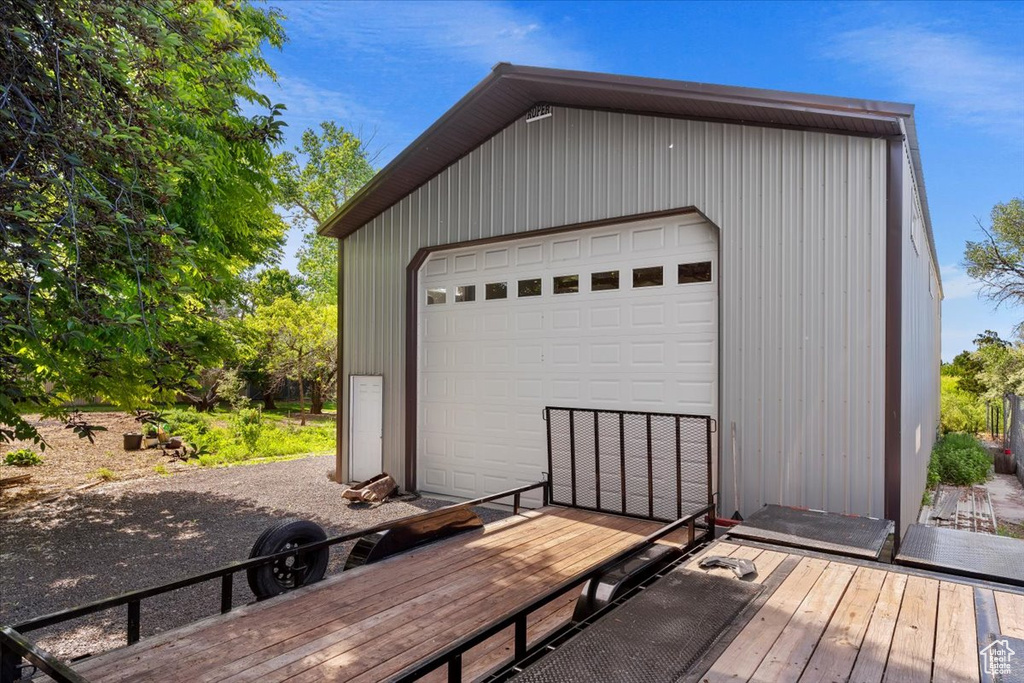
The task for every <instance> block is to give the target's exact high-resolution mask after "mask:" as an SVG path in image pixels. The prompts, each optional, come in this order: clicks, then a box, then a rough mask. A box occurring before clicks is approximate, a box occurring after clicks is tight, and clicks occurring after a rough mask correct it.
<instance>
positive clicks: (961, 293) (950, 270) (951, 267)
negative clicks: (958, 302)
mask: <svg viewBox="0 0 1024 683" xmlns="http://www.w3.org/2000/svg"><path fill="white" fill-rule="evenodd" d="M939 272H940V273H942V294H943V297H944V298H945V299H946V300H953V299H977V298H978V292H979V291H980V289H981V283H980V282H978V281H977V280H975V279H974V278H972V277H971V276H970V275H968V274H967V273H966V272H965V271H964V269H963V268H961V267H960V266H958V265H956V264H953V263H950V264H947V265H944V266H941V267H940V268H939Z"/></svg>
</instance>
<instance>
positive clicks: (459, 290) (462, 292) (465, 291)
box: [455, 285, 476, 303]
mask: <svg viewBox="0 0 1024 683" xmlns="http://www.w3.org/2000/svg"><path fill="white" fill-rule="evenodd" d="M455 301H456V303H458V302H460V301H476V285H462V286H461V287H456V288H455Z"/></svg>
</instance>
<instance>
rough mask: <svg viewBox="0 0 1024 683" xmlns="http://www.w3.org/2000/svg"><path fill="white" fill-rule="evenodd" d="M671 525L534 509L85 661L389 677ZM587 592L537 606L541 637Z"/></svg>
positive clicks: (176, 672) (190, 670) (500, 647)
mask: <svg viewBox="0 0 1024 683" xmlns="http://www.w3.org/2000/svg"><path fill="white" fill-rule="evenodd" d="M660 526H661V525H660V524H658V523H656V522H651V521H644V520H637V519H629V518H625V517H617V516H613V515H605V514H598V513H593V512H587V511H583V510H578V509H567V508H558V507H548V508H543V509H541V510H539V511H531V512H525V513H524V514H522V515H519V516H515V517H511V518H508V519H505V520H502V521H500V522H497V523H494V524H489V525H487V526H486V527H484V528H483V529H481V530H477V531H473V532H468V533H465V534H462V535H459V536H456V537H454V538H451V539H448V540H446V541H442V542H439V543H434V544H431V545H429V546H425V547H423V548H420V549H417V550H414V551H411V552H408V553H405V554H403V555H399V556H396V557H392V558H390V559H387V560H384V561H382V562H379V563H376V564H372V565H368V566H364V567H360V568H357V569H353V570H350V571H347V572H344V573H341V574H337V575H334V576H331V577H328V578H327V579H325V580H323V581H321V582H320V583H317V584H315V585H312V586H308V587H306V588H303V589H299V590H297V591H295V592H293V593H288V594H285V595H283V596H279V597H277V598H274V599H271V600H268V601H265V602H261V603H255V604H252V605H248V606H245V607H241V608H239V609H237V610H234V611H232V612H230V613H228V614H225V615H219V616H215V617H210V618H208V619H205V620H203V621H200V622H197V623H195V624H192V625H190V626H187V627H184V628H181V629H175V630H172V631H168V632H165V633H162V634H160V635H157V636H154V637H151V638H146V639H144V640H142V641H140V642H139V643H137V644H135V645H131V646H128V647H124V648H121V649H118V650H114V651H112V652H108V653H106V654H103V655H100V656H98V657H96V658H92V659H89V660H86V661H83V662H81V663H79V664H77V665H75V667H74V668H75V670H76V671H77V672H78V673H80V674H81V675H84V676H85V677H86V678H87V679H88V680H90V681H102V682H104V683H113V682H114V681H133V682H134V681H139V682H141V681H161V682H168V683H169V682H172V681H189V682H190V683H191V682H196V683H198V682H200V681H202V682H209V683H212V682H213V681H268V682H269V681H285V680H287V681H293V682H296V683H297V682H299V681H325V680H329V681H343V680H344V681H349V680H351V681H379V680H385V679H387V678H388V677H389V676H392V675H393V674H395V673H396V672H398V671H399V670H401V669H402V668H403V667H405V666H408V665H409V664H412V663H414V662H416V661H419V660H420V659H422V658H424V657H426V656H427V655H429V654H431V653H432V652H434V651H436V650H438V649H440V648H442V647H444V646H446V645H448V644H450V643H452V642H454V641H455V640H457V639H458V638H460V637H462V636H464V635H466V634H468V633H471V632H472V631H474V630H475V629H477V628H479V627H480V626H483V625H486V624H488V623H491V622H493V621H495V620H497V619H498V618H499V617H501V616H503V615H504V613H505V612H507V611H509V610H511V609H512V608H514V607H516V606H517V605H522V604H523V603H526V602H528V601H529V600H531V599H533V598H536V597H538V596H540V595H542V594H543V593H545V592H546V591H548V590H550V589H551V588H552V587H553V586H555V585H557V584H558V583H560V582H562V581H564V580H565V579H567V578H569V577H572V576H575V575H578V574H580V573H581V572H584V571H586V570H588V569H590V568H592V567H595V566H596V565H598V564H600V563H601V562H602V561H603V560H606V559H608V558H610V557H611V556H612V555H614V554H615V553H617V552H619V551H621V550H623V549H625V548H628V547H629V546H631V545H633V544H635V543H636V542H638V541H639V540H641V539H642V538H643V537H644V536H646V535H647V534H649V533H651V532H653V531H655V530H657V529H658V528H659V527H660ZM577 595H578V591H570V594H568V595H566V596H564V598H563V599H559V600H557V601H555V602H554V603H552V604H550V605H548V606H547V607H546V608H545V609H543V610H540V611H538V612H537V613H536V614H534V615H532V616H531V619H530V626H529V630H528V636H529V640H530V641H531V642H534V641H535V640H536V639H538V638H540V637H542V636H543V635H544V634H546V633H548V632H550V631H551V630H553V629H555V628H557V627H558V626H560V625H562V624H563V623H564V622H565V621H567V620H568V618H569V616H570V615H571V613H572V607H573V603H574V602H575V598H576V596H577ZM511 635H512V634H511V632H509V633H507V634H506V633H502V634H499V635H498V636H497V637H495V638H492V639H491V640H490V641H487V642H485V643H483V644H481V645H480V646H478V647H477V648H475V649H474V650H473V651H470V652H469V653H467V655H466V657H465V660H464V661H465V671H466V680H472V677H473V676H474V675H475V674H479V673H482V672H484V671H486V670H488V669H491V668H493V667H494V666H495V665H497V664H499V663H501V662H502V661H503V660H505V659H506V658H507V657H508V656H509V655H510V654H511V642H510V641H511ZM443 673H444V672H443V670H442V671H441V672H440V673H439V674H438V675H443Z"/></svg>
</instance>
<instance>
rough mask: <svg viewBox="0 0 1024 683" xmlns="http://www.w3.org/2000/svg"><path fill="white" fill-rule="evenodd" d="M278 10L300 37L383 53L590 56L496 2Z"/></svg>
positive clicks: (481, 61) (549, 59)
mask: <svg viewBox="0 0 1024 683" xmlns="http://www.w3.org/2000/svg"><path fill="white" fill-rule="evenodd" d="M284 10H285V14H286V15H287V17H288V23H289V24H290V25H292V26H294V27H295V28H296V29H298V30H299V31H300V32H301V33H302V34H303V37H304V38H306V37H308V38H310V39H313V40H321V41H330V42H334V43H337V44H338V49H351V50H358V51H360V52H362V53H375V54H378V55H380V57H381V58H382V59H384V60H387V61H393V60H395V59H398V60H401V61H407V60H408V59H409V58H413V59H414V58H415V57H416V56H417V55H419V56H421V57H426V58H436V57H438V56H442V57H444V58H446V59H454V60H458V61H461V62H464V63H471V64H475V65H482V66H485V67H491V66H494V65H495V64H496V63H498V62H502V61H504V62H514V63H522V64H532V65H538V66H557V67H562V68H586V67H587V66H588V65H589V64H591V61H592V60H591V58H590V57H589V56H588V55H587V54H586V53H585V52H583V51H581V50H578V49H576V48H574V47H572V46H571V45H570V44H569V41H567V40H566V39H565V38H564V36H561V35H557V34H556V33H554V32H553V31H552V30H550V29H549V28H548V27H545V26H544V25H542V24H541V23H540V22H538V21H537V20H535V19H534V18H532V17H530V16H527V15H526V14H524V13H523V12H521V11H519V10H517V9H514V8H512V7H510V6H507V5H505V4H502V3H498V2H430V3H428V2H380V3H378V2H372V3H361V2H360V3H347V2H346V3H316V4H314V3H303V4H294V5H287V6H285V7H284ZM396 51H398V52H400V53H401V54H398V55H396V54H395V52H396Z"/></svg>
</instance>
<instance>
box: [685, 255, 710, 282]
mask: <svg viewBox="0 0 1024 683" xmlns="http://www.w3.org/2000/svg"><path fill="white" fill-rule="evenodd" d="M691 282H711V261H701V262H700V263H680V264H679V284H681V285H685V284H689V283H691Z"/></svg>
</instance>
